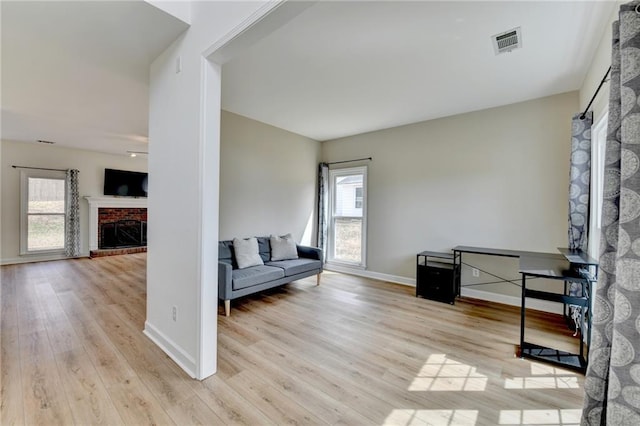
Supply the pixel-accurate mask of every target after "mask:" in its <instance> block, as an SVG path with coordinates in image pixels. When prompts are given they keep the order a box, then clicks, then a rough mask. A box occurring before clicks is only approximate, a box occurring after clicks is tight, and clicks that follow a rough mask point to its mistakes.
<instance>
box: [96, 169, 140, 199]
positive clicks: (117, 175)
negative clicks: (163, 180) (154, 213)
mask: <svg viewBox="0 0 640 426" xmlns="http://www.w3.org/2000/svg"><path fill="white" fill-rule="evenodd" d="M148 188H149V175H148V174H147V173H143V172H130V171H128V170H116V169H104V195H117V196H120V197H146V196H147V191H148Z"/></svg>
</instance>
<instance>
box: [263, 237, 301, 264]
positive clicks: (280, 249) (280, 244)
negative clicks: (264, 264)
mask: <svg viewBox="0 0 640 426" xmlns="http://www.w3.org/2000/svg"><path fill="white" fill-rule="evenodd" d="M269 243H270V244H271V259H270V260H273V261H276V260H289V259H297V258H298V249H297V248H296V242H295V241H293V237H292V236H291V234H287V235H283V236H282V237H278V236H275V235H272V236H271V238H269Z"/></svg>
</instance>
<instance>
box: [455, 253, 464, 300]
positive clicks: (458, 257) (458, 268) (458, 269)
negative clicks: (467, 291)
mask: <svg viewBox="0 0 640 426" xmlns="http://www.w3.org/2000/svg"><path fill="white" fill-rule="evenodd" d="M453 280H454V283H453V286H454V287H453V288H454V289H455V293H456V296H458V297H460V293H461V287H462V285H461V281H462V252H459V251H456V250H454V251H453Z"/></svg>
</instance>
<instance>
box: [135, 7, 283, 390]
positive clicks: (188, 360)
mask: <svg viewBox="0 0 640 426" xmlns="http://www.w3.org/2000/svg"><path fill="white" fill-rule="evenodd" d="M273 4H274V3H269V4H266V3H263V2H192V3H191V14H190V16H191V28H190V29H188V30H187V31H186V32H185V33H183V34H182V35H181V36H180V37H179V38H178V39H177V40H176V41H175V42H174V43H173V44H172V45H171V46H170V47H169V48H168V49H167V50H166V51H165V52H163V53H162V55H160V56H159V57H158V58H157V59H156V60H155V61H154V62H153V64H152V66H151V87H150V111H149V141H150V151H149V174H150V176H153V179H151V180H150V186H149V201H148V206H149V221H148V226H149V228H148V232H149V240H148V243H149V245H148V257H147V320H146V322H145V334H146V335H147V336H149V337H150V338H151V339H152V340H153V341H154V342H155V343H156V344H158V345H159V346H160V347H161V348H163V349H164V351H165V352H166V353H167V354H168V355H169V356H171V357H172V359H174V360H175V361H176V362H177V363H178V364H179V365H180V366H181V367H182V368H183V369H184V370H185V371H187V372H188V373H189V374H191V375H192V376H194V377H197V378H205V377H207V376H209V375H211V374H213V373H214V372H215V370H216V333H217V323H216V322H217V312H218V310H217V308H218V299H217V293H218V292H217V266H218V265H217V241H218V191H219V180H218V179H219V148H220V138H219V132H220V78H221V77H220V67H219V66H217V65H215V64H211V63H209V62H208V61H207V60H206V59H205V56H206V55H207V54H206V53H205V52H206V51H207V50H208V49H211V48H212V47H213V45H214V44H215V43H216V42H219V41H220V40H221V39H222V38H223V37H225V35H227V34H228V33H230V32H231V31H232V30H233V29H234V28H236V27H238V26H239V25H240V24H243V25H244V24H247V25H248V24H249V23H251V22H253V21H255V20H256V19H257V17H258V15H260V14H261V13H264V12H262V10H263V9H261V6H263V5H266V6H265V7H273ZM259 9H260V11H259ZM178 58H180V61H181V63H182V70H181V72H180V73H176V61H177V60H178ZM174 306H175V307H176V310H177V319H176V320H175V321H174V320H172V315H171V313H172V308H173V307H174Z"/></svg>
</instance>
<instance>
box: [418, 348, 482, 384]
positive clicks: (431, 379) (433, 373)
mask: <svg viewBox="0 0 640 426" xmlns="http://www.w3.org/2000/svg"><path fill="white" fill-rule="evenodd" d="M486 387H487V376H485V375H483V374H480V373H478V372H477V371H476V367H472V366H470V365H467V364H463V363H461V362H458V361H454V360H452V359H447V356H446V355H445V354H433V355H431V356H429V359H427V362H425V363H424V365H423V366H422V368H421V369H420V372H419V373H418V374H417V375H416V377H415V378H414V379H413V381H412V382H411V385H409V390H410V391H419V392H424V391H484V390H485V388H486Z"/></svg>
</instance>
